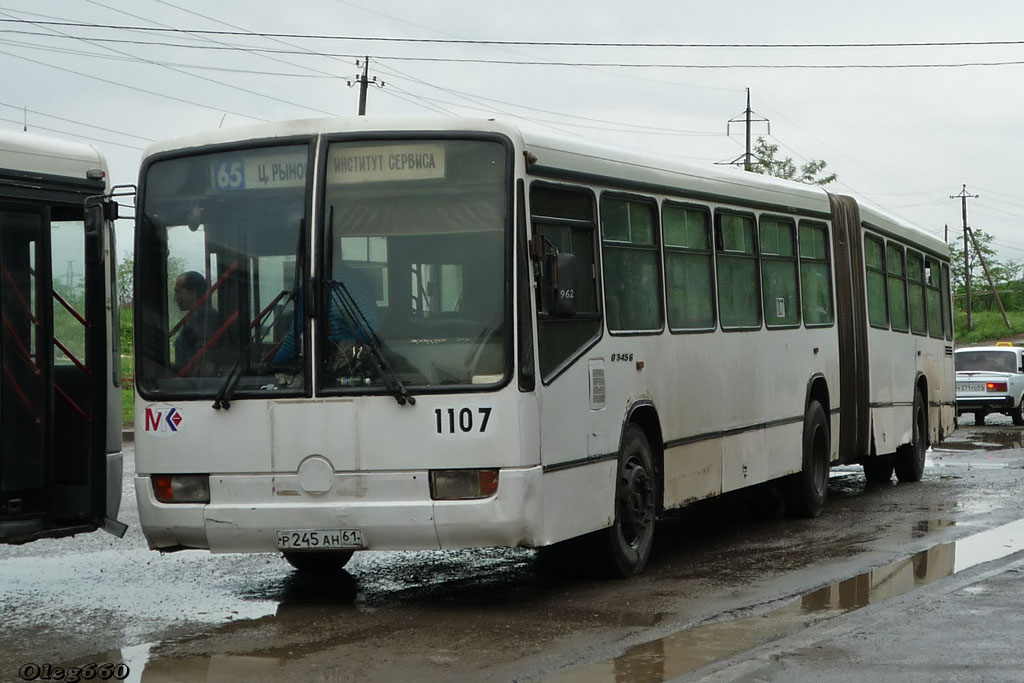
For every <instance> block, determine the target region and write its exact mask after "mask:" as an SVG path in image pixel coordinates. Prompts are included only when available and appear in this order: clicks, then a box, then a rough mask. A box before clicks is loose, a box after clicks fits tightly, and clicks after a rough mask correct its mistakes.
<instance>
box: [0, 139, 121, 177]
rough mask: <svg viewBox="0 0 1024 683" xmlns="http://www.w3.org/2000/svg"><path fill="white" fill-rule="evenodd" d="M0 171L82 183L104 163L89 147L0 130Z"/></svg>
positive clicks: (98, 153) (96, 151) (93, 148)
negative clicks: (45, 176) (75, 180)
mask: <svg viewBox="0 0 1024 683" xmlns="http://www.w3.org/2000/svg"><path fill="white" fill-rule="evenodd" d="M0 170H12V171H17V172H22V173H38V174H44V175H52V176H63V177H67V178H75V179H80V180H85V179H86V178H87V177H88V176H87V174H88V172H89V171H96V170H99V171H103V175H104V179H106V176H107V164H106V161H105V160H104V158H103V155H102V154H101V153H100V152H99V150H97V149H96V148H95V147H93V146H92V145H88V144H84V143H81V142H70V141H67V140H57V139H54V138H49V137H42V136H39V135H33V134H31V133H23V132H15V131H4V130H0Z"/></svg>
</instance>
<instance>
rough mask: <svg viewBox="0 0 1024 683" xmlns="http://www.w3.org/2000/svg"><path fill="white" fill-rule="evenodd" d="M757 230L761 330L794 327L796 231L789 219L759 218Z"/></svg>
mask: <svg viewBox="0 0 1024 683" xmlns="http://www.w3.org/2000/svg"><path fill="white" fill-rule="evenodd" d="M759 229H760V234H759V237H760V240H759V245H760V247H761V291H762V298H763V304H764V320H765V323H764V324H765V327H769V328H771V327H795V326H797V325H799V324H800V304H799V299H798V297H797V274H796V270H797V268H796V228H795V226H794V225H793V221H792V219H789V218H776V217H771V216H762V217H761V221H760V226H759Z"/></svg>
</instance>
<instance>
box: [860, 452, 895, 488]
mask: <svg viewBox="0 0 1024 683" xmlns="http://www.w3.org/2000/svg"><path fill="white" fill-rule="evenodd" d="M863 464H864V478H865V479H867V480H868V481H870V482H872V483H874V484H888V483H889V482H890V481H892V470H893V465H892V458H890V457H888V456H884V455H880V456H875V457H873V458H868V459H867V460H865V461H864V463H863Z"/></svg>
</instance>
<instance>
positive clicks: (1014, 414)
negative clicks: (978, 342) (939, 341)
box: [954, 344, 1024, 425]
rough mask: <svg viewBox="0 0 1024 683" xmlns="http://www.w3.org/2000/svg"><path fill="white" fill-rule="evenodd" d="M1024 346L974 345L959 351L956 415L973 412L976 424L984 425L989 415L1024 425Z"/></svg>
mask: <svg viewBox="0 0 1024 683" xmlns="http://www.w3.org/2000/svg"><path fill="white" fill-rule="evenodd" d="M1022 353H1024V347H1019V346H1012V345H1008V344H1007V345H999V346H972V347H969V348H964V349H959V350H958V351H957V352H956V354H955V355H954V359H955V364H956V414H957V415H958V416H959V415H963V414H964V413H974V424H977V425H980V424H985V416H986V415H988V414H989V413H1002V414H1003V415H1009V416H1010V417H1011V418H1013V424H1015V425H1024V404H1022V400H1024V358H1022Z"/></svg>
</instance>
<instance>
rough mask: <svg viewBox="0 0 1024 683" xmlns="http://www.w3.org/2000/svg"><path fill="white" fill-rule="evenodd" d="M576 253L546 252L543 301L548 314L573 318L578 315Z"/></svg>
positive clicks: (542, 289) (542, 291)
mask: <svg viewBox="0 0 1024 683" xmlns="http://www.w3.org/2000/svg"><path fill="white" fill-rule="evenodd" d="M578 282H579V279H578V276H577V273H576V255H575V254H545V255H544V277H543V279H542V281H541V303H542V304H543V306H544V310H545V311H546V312H547V314H548V315H550V316H553V317H556V318H571V317H572V316H574V315H576V287H577V284H578Z"/></svg>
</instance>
